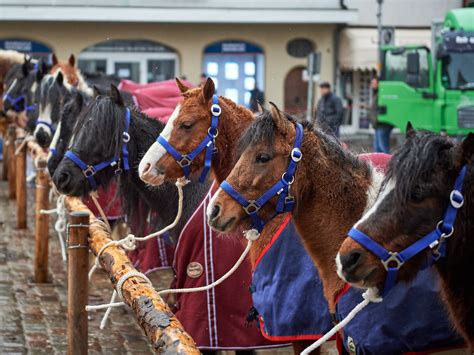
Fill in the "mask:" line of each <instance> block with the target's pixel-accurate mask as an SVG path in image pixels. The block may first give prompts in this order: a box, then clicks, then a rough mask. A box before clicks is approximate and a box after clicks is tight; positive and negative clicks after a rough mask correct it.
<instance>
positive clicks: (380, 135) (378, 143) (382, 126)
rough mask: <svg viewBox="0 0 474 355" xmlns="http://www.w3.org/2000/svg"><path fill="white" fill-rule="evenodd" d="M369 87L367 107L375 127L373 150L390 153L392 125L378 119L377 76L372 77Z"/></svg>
mask: <svg viewBox="0 0 474 355" xmlns="http://www.w3.org/2000/svg"><path fill="white" fill-rule="evenodd" d="M370 87H371V88H372V102H371V104H370V109H369V118H370V122H371V123H372V126H373V127H374V129H375V137H374V151H375V152H376V153H387V154H388V153H390V133H391V132H392V129H393V126H392V125H391V124H388V123H383V122H379V121H378V92H379V81H378V79H377V78H373V79H372V81H371V82H370Z"/></svg>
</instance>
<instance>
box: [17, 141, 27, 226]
mask: <svg viewBox="0 0 474 355" xmlns="http://www.w3.org/2000/svg"><path fill="white" fill-rule="evenodd" d="M22 143H23V140H17V141H16V143H15V151H16V149H18V152H17V153H18V154H16V155H15V160H16V165H15V169H16V227H17V228H18V229H26V219H27V215H26V207H27V203H26V145H25V144H22Z"/></svg>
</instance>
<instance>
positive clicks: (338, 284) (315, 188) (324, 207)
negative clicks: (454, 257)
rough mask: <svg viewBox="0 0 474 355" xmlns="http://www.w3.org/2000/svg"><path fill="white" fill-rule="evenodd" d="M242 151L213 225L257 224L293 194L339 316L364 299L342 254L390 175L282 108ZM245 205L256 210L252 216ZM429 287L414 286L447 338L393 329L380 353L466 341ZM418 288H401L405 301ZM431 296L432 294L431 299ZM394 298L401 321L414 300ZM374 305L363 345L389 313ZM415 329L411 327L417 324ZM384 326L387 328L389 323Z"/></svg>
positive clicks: (257, 125)
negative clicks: (346, 275)
mask: <svg viewBox="0 0 474 355" xmlns="http://www.w3.org/2000/svg"><path fill="white" fill-rule="evenodd" d="M237 156H238V161H237V163H236V164H235V166H234V168H233V170H232V172H231V173H230V174H229V176H228V177H227V179H226V182H224V183H223V184H221V187H220V189H219V191H218V192H217V193H216V195H215V196H214V198H213V201H211V204H210V205H209V208H208V216H209V220H210V224H211V226H212V227H213V228H215V229H216V230H218V231H220V232H224V233H229V232H232V231H235V230H239V229H249V228H255V225H256V222H255V221H256V220H263V221H268V220H271V219H272V218H273V216H274V215H275V211H278V209H277V208H278V206H279V204H280V203H281V202H282V200H281V196H283V198H284V199H283V201H284V203H285V204H286V203H287V199H288V200H289V201H293V203H294V208H293V212H292V213H293V219H294V222H295V225H296V228H297V230H298V232H299V235H300V236H301V238H302V240H303V243H304V245H305V247H306V249H307V250H308V253H309V254H310V255H311V257H312V259H313V261H314V263H315V265H316V266H317V269H318V271H319V275H320V276H321V279H322V282H323V285H324V294H325V297H326V300H327V302H328V304H329V308H330V310H331V312H337V313H338V317H339V313H341V307H342V306H343V304H342V303H341V298H346V297H347V295H349V296H350V297H349V299H346V300H345V301H344V302H348V303H349V304H350V303H351V302H354V301H355V302H357V301H356V300H357V299H361V295H360V293H359V292H358V291H357V290H356V291H354V290H352V291H351V292H349V291H348V288H347V286H346V285H345V283H344V281H343V280H341V279H340V278H339V277H338V275H337V273H336V255H337V252H338V250H339V248H340V246H341V244H342V242H343V241H344V238H345V236H346V232H347V230H349V228H350V226H351V225H352V224H353V223H354V222H355V221H356V220H357V219H358V218H359V217H360V216H362V214H363V213H364V212H365V211H366V210H368V209H369V208H370V206H372V205H373V203H374V200H375V198H376V196H377V193H378V190H379V189H380V186H381V182H382V180H383V174H382V173H380V172H378V171H377V170H376V169H374V168H373V167H372V165H371V163H369V162H367V161H363V160H361V159H358V158H357V157H356V156H354V155H353V154H351V153H350V152H348V151H347V150H345V149H344V148H343V147H342V146H341V145H340V144H339V143H338V142H336V141H335V140H334V139H333V138H332V137H329V136H328V135H326V134H325V133H323V132H322V131H320V130H319V129H318V128H314V127H312V125H311V124H304V125H301V124H299V123H297V121H296V120H295V119H294V118H293V117H291V116H290V115H288V114H285V113H282V112H281V111H279V110H278V108H277V107H276V106H274V105H272V107H271V110H270V112H265V113H263V114H261V115H260V116H259V117H258V118H257V119H256V120H255V121H254V122H253V123H252V124H251V125H250V127H249V128H248V129H247V130H246V132H245V134H244V135H243V136H242V138H241V140H240V142H239V145H238V149H237ZM282 173H283V175H282ZM229 186H230V187H231V188H229ZM275 186H276V187H277V189H275V188H274V187H275ZM232 190H233V191H232ZM270 192H271V193H270ZM269 193H270V194H269ZM236 196H237V197H236ZM259 196H261V197H259ZM234 198H238V199H239V201H238V202H237V201H236V200H235V199H234ZM257 198H258V200H257ZM262 199H263V202H261V201H262ZM256 200H257V201H256ZM243 201H245V203H244V202H243ZM244 205H245V206H246V209H247V210H249V212H247V213H246V211H245V210H244V208H243V206H244ZM251 207H252V208H253V209H250V208H251ZM422 281H423V280H422ZM421 285H424V287H426V288H427V293H424V292H421V293H420V292H418V291H417V289H414V291H416V292H415V294H417V295H418V294H421V295H422V296H420V297H423V295H424V296H425V298H426V300H425V301H424V302H425V304H428V303H431V302H433V303H434V306H433V307H432V308H429V309H430V313H429V315H430V317H435V318H436V322H437V324H441V323H443V327H442V329H441V331H440V334H439V338H437V339H434V340H431V339H429V338H427V337H426V338H420V337H416V334H417V331H418V326H417V327H415V328H411V329H410V334H409V336H410V339H404V342H400V340H399V337H402V334H403V332H405V329H400V330H392V332H393V333H388V334H392V337H387V338H386V339H385V338H383V337H382V341H383V342H382V343H380V338H381V337H380V334H379V335H377V337H378V338H379V340H378V342H379V344H378V345H379V346H380V347H381V348H378V349H375V350H374V349H373V350H372V351H375V352H379V353H380V352H381V351H382V349H385V350H384V351H387V349H386V348H384V347H385V345H386V343H391V344H393V346H394V347H395V349H394V352H397V353H400V352H403V351H409V350H413V348H412V346H410V345H407V344H410V342H411V341H415V342H417V343H416V344H418V345H417V346H416V347H419V348H420V349H427V348H430V346H431V347H433V346H436V345H438V344H440V342H441V343H443V342H445V343H449V345H450V346H451V345H453V344H457V343H458V341H459V340H458V339H457V338H456V337H455V336H453V334H452V332H451V327H450V325H449V324H448V323H444V322H443V320H444V319H445V315H444V314H443V313H442V312H440V310H439V306H438V303H437V301H438V300H437V299H436V291H435V290H432V289H431V288H432V285H433V280H430V279H429V278H428V279H427V281H426V282H425V283H421ZM412 291H413V290H409V292H407V291H406V290H405V291H403V290H401V291H400V289H398V292H399V293H401V294H402V295H403V296H404V297H405V298H408V295H409V294H411V292H412ZM354 292H355V293H354ZM427 294H428V295H431V296H432V297H431V298H428V297H426V295H427ZM433 295H434V298H433ZM392 301H393V302H398V303H395V305H396V306H398V307H402V308H398V309H397V308H396V307H395V308H393V305H392V304H391V303H390V302H392ZM387 302H389V303H390V304H391V305H392V308H390V309H389V312H391V313H389V314H385V315H384V317H387V319H392V320H393V319H397V317H400V309H406V308H403V307H408V304H407V302H406V299H402V302H400V301H399V300H397V299H393V298H391V299H386V303H387ZM354 305H355V304H354ZM373 305H374V306H373V307H371V308H370V311H369V310H367V312H365V318H364V321H365V323H363V324H361V325H359V324H357V323H354V324H353V325H354V328H352V329H353V330H357V331H358V332H359V335H360V332H361V331H362V333H363V334H362V335H360V337H359V340H360V341H361V342H364V341H365V340H364V339H365V338H367V339H370V338H371V337H372V339H373V333H374V332H368V331H367V329H368V328H367V327H369V326H370V325H371V324H373V322H374V319H376V317H378V316H381V315H380V310H381V307H380V306H379V307H378V308H377V306H378V304H373ZM410 307H411V311H412V312H414V311H415V310H416V309H417V308H416V307H419V306H418V304H414V303H413V302H412V303H411V306H410ZM351 308H352V307H351ZM351 308H349V309H351ZM347 313H348V312H347ZM404 316H406V315H404ZM427 316H428V313H426V314H422V315H416V318H417V319H418V320H420V321H422V325H423V326H424V328H423V329H427V328H428V329H431V328H430V327H432V321H433V320H432V319H426V317H427ZM390 317H391V318H390ZM359 319H360V316H359ZM409 326H410V325H406V326H405V327H404V328H407V329H409V328H408V327H409ZM381 327H382V328H380V329H383V328H384V327H385V326H384V325H382V326H381ZM348 329H349V327H346V329H345V333H348V332H349V330H348ZM397 333H398V335H397ZM346 335H347V334H345V336H346ZM349 335H350V334H349ZM430 336H431V334H430ZM437 337H438V335H437ZM346 341H347V343H346V347H349V346H348V344H349V339H348V337H346ZM433 344H435V345H433ZM364 346H370V343H365V345H364Z"/></svg>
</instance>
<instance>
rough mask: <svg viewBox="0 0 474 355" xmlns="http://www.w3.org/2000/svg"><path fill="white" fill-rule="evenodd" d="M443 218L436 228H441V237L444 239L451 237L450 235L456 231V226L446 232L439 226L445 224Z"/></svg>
mask: <svg viewBox="0 0 474 355" xmlns="http://www.w3.org/2000/svg"><path fill="white" fill-rule="evenodd" d="M443 222H444V221H443V220H441V221H439V222H438V224H437V225H436V229H437V230H439V231H440V232H441V237H440V238H443V239H446V238H449V237H450V236H452V235H453V233H454V226H451V230H450V231H449V233H444V232H443V231H442V230H441V229H440V228H439V227H441V225H442V224H443Z"/></svg>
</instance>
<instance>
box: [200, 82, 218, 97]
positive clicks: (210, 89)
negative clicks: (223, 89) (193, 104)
mask: <svg viewBox="0 0 474 355" xmlns="http://www.w3.org/2000/svg"><path fill="white" fill-rule="evenodd" d="M215 92H216V87H215V86H214V82H213V81H212V79H211V78H207V80H206V83H205V84H204V87H203V88H202V99H203V100H204V102H209V100H211V98H212V95H214V93H215Z"/></svg>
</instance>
